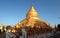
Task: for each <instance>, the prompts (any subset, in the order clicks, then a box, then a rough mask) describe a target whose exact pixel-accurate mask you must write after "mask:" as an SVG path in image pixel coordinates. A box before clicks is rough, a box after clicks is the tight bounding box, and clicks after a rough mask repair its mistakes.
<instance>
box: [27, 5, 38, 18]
mask: <svg viewBox="0 0 60 38" xmlns="http://www.w3.org/2000/svg"><path fill="white" fill-rule="evenodd" d="M26 17H38V13H37V11H36V10H35V9H34V6H33V5H32V6H31V8H30V10H29V11H28V13H27V15H26Z"/></svg>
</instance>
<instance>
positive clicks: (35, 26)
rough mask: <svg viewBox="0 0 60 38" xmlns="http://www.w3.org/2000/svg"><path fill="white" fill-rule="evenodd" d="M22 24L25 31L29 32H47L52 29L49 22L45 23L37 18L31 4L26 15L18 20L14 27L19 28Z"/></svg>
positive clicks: (36, 13)
mask: <svg viewBox="0 0 60 38" xmlns="http://www.w3.org/2000/svg"><path fill="white" fill-rule="evenodd" d="M23 26H24V28H25V29H26V31H27V32H28V33H30V34H31V33H32V34H33V33H38V34H39V33H40V34H41V32H42V33H44V32H49V31H51V29H52V28H51V27H50V24H47V23H46V22H44V21H42V19H41V18H39V15H38V12H37V11H36V10H35V9H34V6H31V8H30V10H29V11H28V13H27V15H26V18H25V19H23V20H22V21H21V22H19V23H18V24H17V25H16V28H19V29H20V28H21V27H23ZM30 30H31V31H30Z"/></svg>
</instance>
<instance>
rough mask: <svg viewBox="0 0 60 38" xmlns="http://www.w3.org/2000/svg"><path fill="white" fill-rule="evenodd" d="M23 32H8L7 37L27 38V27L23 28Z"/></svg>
mask: <svg viewBox="0 0 60 38" xmlns="http://www.w3.org/2000/svg"><path fill="white" fill-rule="evenodd" d="M21 31H22V33H21V34H20V33H17V34H13V33H12V32H6V38H27V36H26V35H27V33H26V31H25V29H22V30H21Z"/></svg>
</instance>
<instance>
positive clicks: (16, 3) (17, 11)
mask: <svg viewBox="0 0 60 38" xmlns="http://www.w3.org/2000/svg"><path fill="white" fill-rule="evenodd" d="M32 4H33V5H34V7H35V9H36V10H37V12H38V14H39V17H40V18H41V19H42V20H43V21H48V23H50V24H51V25H52V26H54V25H55V24H59V23H60V19H59V18H58V17H60V0H0V24H4V25H6V26H7V25H15V24H17V23H18V22H20V21H21V20H23V19H24V18H25V17H26V14H27V12H28V10H29V9H30V7H31V5H32Z"/></svg>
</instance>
